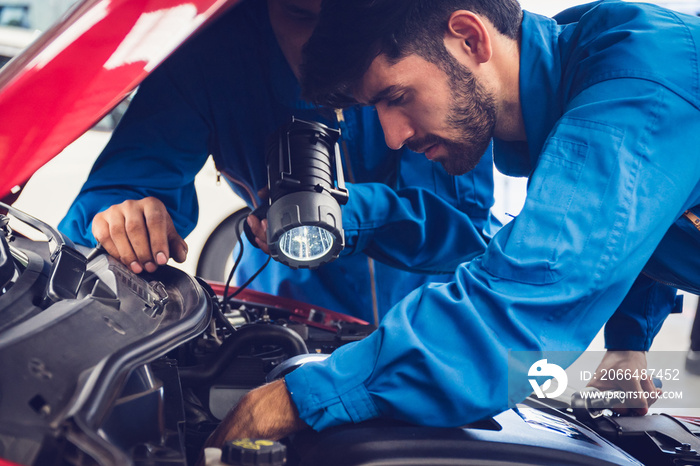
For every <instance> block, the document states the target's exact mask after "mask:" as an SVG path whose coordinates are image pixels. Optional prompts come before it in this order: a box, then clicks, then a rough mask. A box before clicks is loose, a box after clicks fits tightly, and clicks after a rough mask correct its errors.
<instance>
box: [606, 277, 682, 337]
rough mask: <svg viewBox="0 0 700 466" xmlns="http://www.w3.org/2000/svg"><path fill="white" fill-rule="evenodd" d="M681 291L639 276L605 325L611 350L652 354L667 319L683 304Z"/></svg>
mask: <svg viewBox="0 0 700 466" xmlns="http://www.w3.org/2000/svg"><path fill="white" fill-rule="evenodd" d="M677 291H678V290H676V288H673V287H671V286H668V285H664V284H662V283H659V282H656V281H654V280H652V279H651V278H649V277H646V276H645V275H640V276H639V277H638V278H637V280H636V281H635V282H634V284H633V285H632V288H631V289H630V291H629V292H628V293H627V296H625V299H624V301H622V304H620V307H619V308H618V309H617V311H615V314H613V316H612V317H611V318H610V320H608V322H607V323H606V324H605V347H606V348H607V349H609V350H632V351H649V348H650V347H651V343H652V341H653V340H654V337H655V336H656V334H657V333H659V330H661V325H662V324H663V323H664V320H665V319H666V317H668V315H669V314H670V313H672V312H676V311H677V310H678V309H680V308H681V307H682V305H683V299H682V296H677V295H676V293H677Z"/></svg>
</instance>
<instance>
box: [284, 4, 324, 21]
mask: <svg viewBox="0 0 700 466" xmlns="http://www.w3.org/2000/svg"><path fill="white" fill-rule="evenodd" d="M286 10H287V15H289V17H290V18H294V19H295V20H298V21H316V20H318V15H317V14H316V13H314V12H312V11H309V10H305V9H303V8H299V7H296V6H293V5H287V8H286Z"/></svg>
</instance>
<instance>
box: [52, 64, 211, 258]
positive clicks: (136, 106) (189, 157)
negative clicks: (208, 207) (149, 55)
mask: <svg viewBox="0 0 700 466" xmlns="http://www.w3.org/2000/svg"><path fill="white" fill-rule="evenodd" d="M173 74H174V72H173V73H171V72H170V70H169V68H168V66H167V64H164V65H163V66H162V67H161V68H159V69H158V70H156V71H155V72H154V73H153V74H152V75H150V76H149V77H148V78H147V79H146V80H145V81H144V82H143V83H142V84H141V87H140V89H139V91H138V92H137V93H136V95H135V96H134V98H133V100H132V102H131V104H130V105H129V108H128V109H127V111H126V113H125V115H124V117H123V118H122V120H121V121H120V123H119V125H118V126H117V128H116V129H115V131H114V133H113V134H112V137H111V139H110V141H109V142H108V144H107V146H106V147H105V149H104V150H103V152H102V153H101V154H100V156H99V157H98V158H97V161H96V162H95V165H94V166H93V168H92V170H91V172H90V175H89V176H88V179H87V180H86V182H85V184H84V185H83V187H82V189H81V191H80V193H79V195H78V196H77V198H76V199H75V201H74V202H73V204H72V205H71V207H70V209H69V210H68V213H67V214H66V216H65V218H64V219H63V220H62V221H61V223H60V225H59V229H60V230H61V231H62V232H63V233H64V234H66V235H67V236H68V237H69V238H71V239H73V241H76V242H78V243H83V244H88V245H90V244H94V238H93V237H92V232H91V223H92V219H93V218H94V216H95V215H96V214H98V213H99V212H101V211H103V210H105V209H107V208H109V207H110V206H112V205H116V204H120V203H122V202H124V201H125V200H128V199H136V200H137V199H143V198H145V197H148V196H153V197H156V198H158V199H160V200H161V201H162V202H163V203H164V204H165V206H166V208H167V209H168V212H169V213H170V215H171V217H172V219H173V223H174V224H175V228H176V230H177V231H178V233H179V234H180V235H181V236H182V237H185V236H186V235H187V234H188V233H189V232H190V231H192V229H193V228H194V226H195V224H196V221H197V213H198V204H197V197H196V192H195V189H194V178H195V176H196V174H197V173H198V172H199V170H200V169H201V168H202V166H203V165H204V163H205V162H206V159H207V157H208V149H207V137H208V132H209V129H208V127H207V124H206V122H205V121H204V120H203V119H202V117H201V116H200V115H201V114H202V112H201V111H197V110H196V109H195V108H194V106H195V105H196V102H193V101H192V99H193V98H194V97H193V96H192V95H189V94H190V93H187V92H185V91H184V90H182V89H180V86H181V83H180V82H179V81H177V79H174V78H173ZM192 94H194V93H192ZM200 100H202V99H200Z"/></svg>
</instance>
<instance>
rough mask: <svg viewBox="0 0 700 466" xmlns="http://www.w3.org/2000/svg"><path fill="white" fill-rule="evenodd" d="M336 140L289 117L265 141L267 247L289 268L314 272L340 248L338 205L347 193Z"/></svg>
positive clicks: (317, 125)
mask: <svg viewBox="0 0 700 466" xmlns="http://www.w3.org/2000/svg"><path fill="white" fill-rule="evenodd" d="M339 137H340V131H338V130H335V129H331V128H329V127H327V126H325V125H322V124H320V123H316V122H308V121H303V120H298V119H295V118H292V122H291V123H290V124H288V125H285V126H283V127H282V128H280V129H279V130H278V131H277V132H275V133H274V134H273V135H272V136H271V137H270V139H269V140H268V144H267V183H268V188H269V190H270V196H269V207H268V209H267V244H268V247H269V249H270V255H271V256H272V258H273V259H275V260H277V261H279V262H282V263H283V264H286V265H288V266H289V267H291V268H293V269H297V268H309V269H314V268H317V267H319V266H321V265H323V264H325V263H327V262H330V261H332V260H334V259H335V258H337V257H338V254H339V253H340V251H341V250H342V249H343V247H344V243H345V235H344V233H343V226H342V225H343V222H342V217H341V211H340V205H341V204H345V203H347V201H348V191H347V189H345V180H344V179H343V170H342V165H341V160H340V150H339V149H338V144H337V141H338V138H339ZM253 244H255V243H254V242H253Z"/></svg>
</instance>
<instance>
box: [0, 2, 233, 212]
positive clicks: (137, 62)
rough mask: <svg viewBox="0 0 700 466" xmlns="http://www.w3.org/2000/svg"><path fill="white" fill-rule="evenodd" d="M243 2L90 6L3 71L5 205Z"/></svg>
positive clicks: (0, 127)
mask: <svg viewBox="0 0 700 466" xmlns="http://www.w3.org/2000/svg"><path fill="white" fill-rule="evenodd" d="M239 1H240V0H83V1H80V2H78V3H77V4H76V5H75V6H74V7H73V8H72V9H71V10H70V11H69V12H68V13H66V14H65V15H64V16H63V18H62V19H61V20H60V21H58V22H57V23H56V24H54V26H53V27H51V28H50V29H49V30H47V31H46V32H45V33H44V34H42V35H41V36H40V37H38V38H37V40H36V41H34V42H33V44H32V45H30V46H29V47H28V48H27V49H26V50H25V51H24V52H23V53H21V54H20V55H18V56H17V57H15V58H14V59H13V60H12V61H11V62H10V63H8V64H7V65H6V66H5V67H4V68H3V69H2V70H0V167H2V177H0V198H1V197H3V196H5V195H6V194H7V193H9V192H10V190H11V189H12V188H13V187H14V186H16V185H20V184H22V183H24V182H25V181H27V180H28V179H29V178H30V177H31V176H32V174H33V173H34V172H35V171H36V170H37V169H38V168H40V167H41V166H42V165H44V164H45V163H46V162H48V161H49V160H51V159H52V158H53V157H54V156H56V155H57V154H58V153H60V152H61V151H62V150H63V149H64V148H65V147H66V146H67V145H68V144H70V143H71V142H73V141H74V140H75V139H77V138H78V137H79V136H80V135H81V134H83V133H84V132H85V131H87V130H88V129H89V128H90V127H92V125H93V124H95V123H96V122H97V121H99V120H100V119H101V118H102V117H103V116H104V115H106V114H107V113H108V112H109V111H110V110H111V109H112V108H113V107H114V106H115V105H116V104H117V103H119V102H120V101H121V100H122V99H123V98H124V97H125V96H127V95H128V94H129V93H130V92H131V91H132V90H133V89H135V88H136V86H138V84H139V83H140V82H141V81H142V80H143V79H144V78H145V77H146V76H147V75H148V74H149V73H150V72H151V71H152V70H153V69H154V68H155V67H156V66H158V64H160V63H161V62H162V61H163V60H164V59H165V58H166V57H167V56H168V55H170V53H172V52H173V51H174V50H175V49H176V48H177V47H178V46H179V45H180V44H182V43H183V42H184V41H185V40H186V39H187V38H188V37H190V36H191V35H192V34H193V33H194V32H195V31H197V30H198V29H199V28H200V27H201V26H202V25H203V24H205V23H207V22H208V21H209V20H210V19H211V18H212V17H214V16H215V15H217V14H218V13H220V12H221V11H223V10H224V9H225V8H228V7H230V6H232V5H234V4H236V3H238V2H239Z"/></svg>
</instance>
